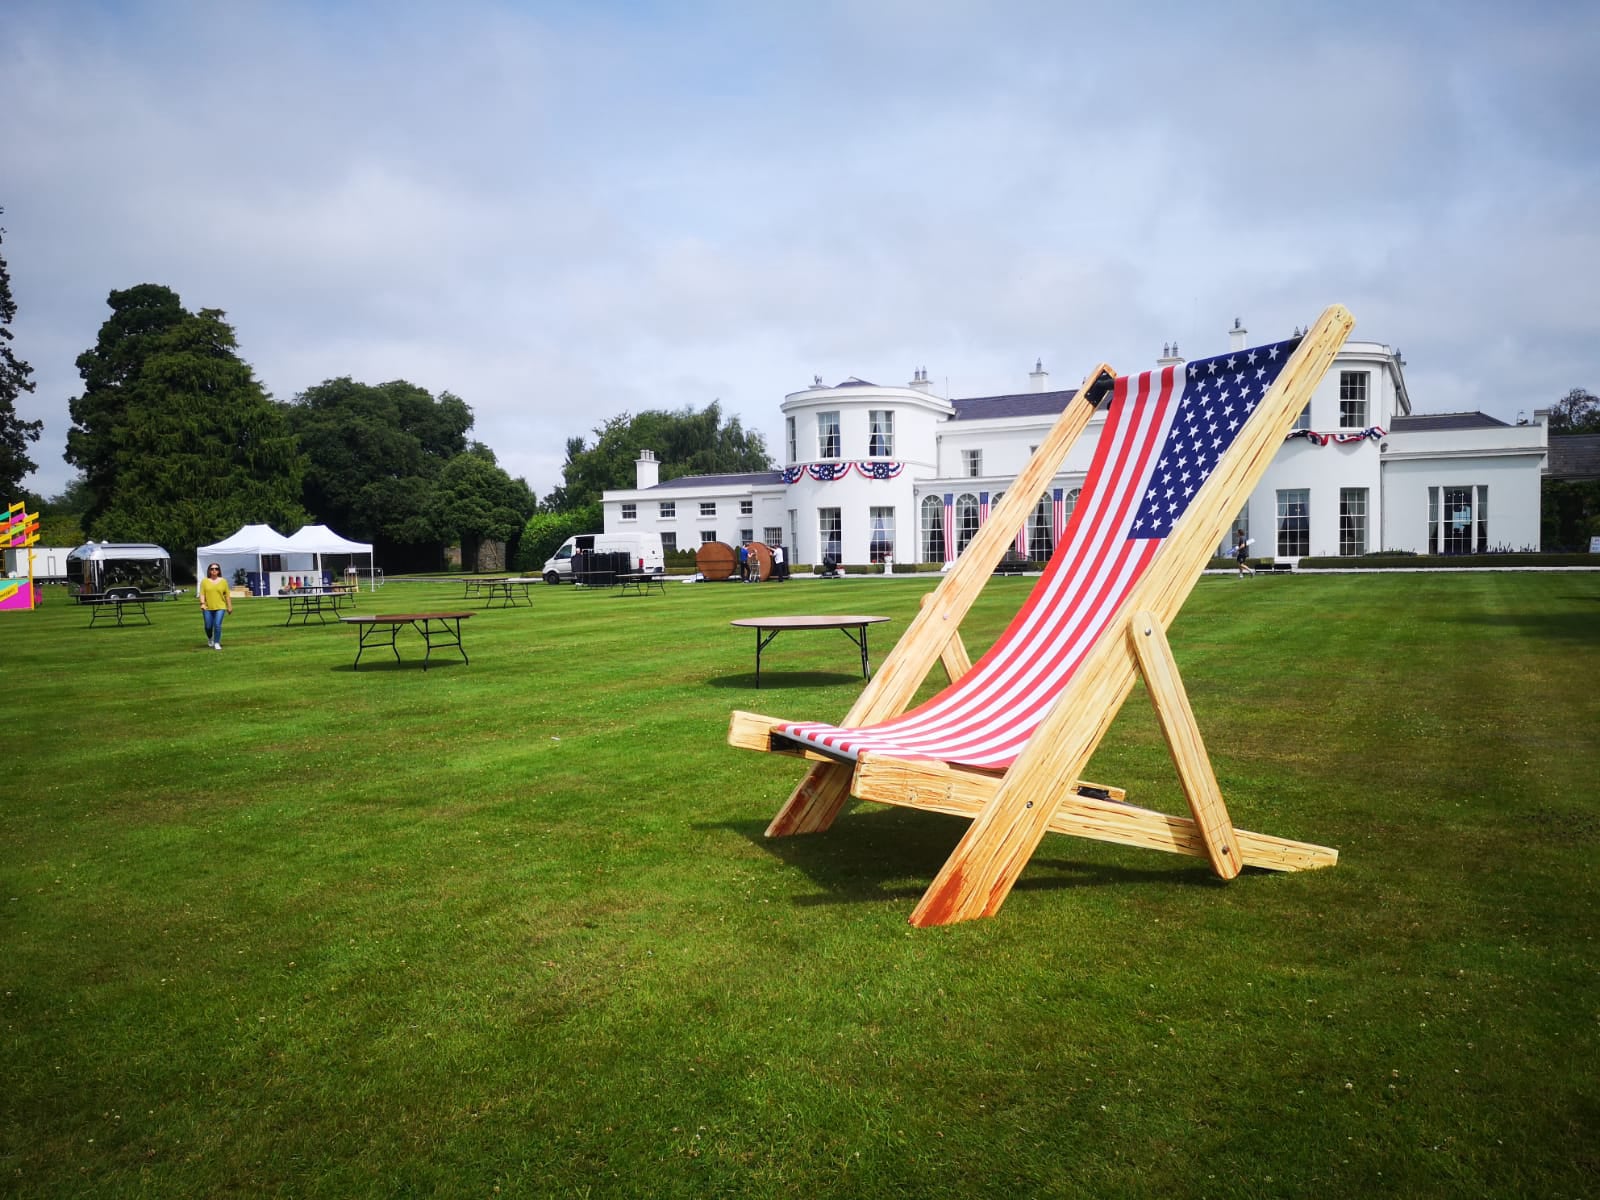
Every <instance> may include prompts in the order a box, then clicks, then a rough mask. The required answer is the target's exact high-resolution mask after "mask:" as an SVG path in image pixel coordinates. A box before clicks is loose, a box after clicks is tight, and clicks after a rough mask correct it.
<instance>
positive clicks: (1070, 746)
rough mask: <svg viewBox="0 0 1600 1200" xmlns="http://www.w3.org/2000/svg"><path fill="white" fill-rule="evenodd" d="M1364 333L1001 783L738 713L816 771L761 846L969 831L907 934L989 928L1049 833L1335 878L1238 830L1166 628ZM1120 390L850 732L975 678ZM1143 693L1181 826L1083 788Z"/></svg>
mask: <svg viewBox="0 0 1600 1200" xmlns="http://www.w3.org/2000/svg"><path fill="white" fill-rule="evenodd" d="M1354 324H1355V321H1354V318H1352V317H1351V315H1350V314H1349V313H1348V312H1347V311H1346V310H1345V309H1344V308H1343V307H1341V306H1338V305H1334V306H1332V307H1330V308H1328V309H1327V310H1326V311H1325V312H1324V313H1323V314H1322V315H1321V317H1319V318H1318V320H1317V321H1316V323H1315V324H1313V325H1312V327H1311V328H1310V329H1309V330H1308V331H1307V333H1306V336H1305V338H1304V339H1303V340H1302V341H1301V343H1300V345H1299V347H1298V348H1297V349H1296V350H1295V352H1294V354H1293V355H1292V356H1291V357H1290V359H1289V361H1288V363H1287V364H1285V366H1284V368H1283V370H1282V372H1281V373H1280V374H1279V376H1278V378H1277V380H1276V381H1275V382H1274V383H1273V385H1272V387H1271V388H1270V389H1268V391H1267V394H1266V395H1265V396H1264V397H1263V398H1262V400H1261V402H1260V404H1259V405H1258V406H1257V410H1256V412H1255V413H1254V414H1253V415H1252V417H1251V418H1250V420H1249V421H1248V422H1246V424H1245V426H1244V428H1243V429H1242V430H1241V431H1240V434H1239V437H1238V438H1237V439H1236V440H1235V442H1234V444H1233V445H1232V446H1231V447H1230V448H1229V449H1228V451H1227V453H1226V454H1225V455H1224V457H1223V459H1222V461H1221V462H1219V463H1218V464H1217V466H1216V469H1215V470H1214V471H1213V472H1212V474H1211V477H1210V478H1209V479H1207V480H1206V482H1205V484H1204V485H1203V486H1202V487H1201V489H1200V491H1199V492H1198V493H1197V494H1196V496H1195V499H1194V501H1193V503H1192V504H1191V505H1190V507H1189V510H1188V512H1187V513H1186V514H1185V516H1184V519H1183V520H1181V521H1180V522H1179V524H1178V526H1177V528H1175V529H1174V530H1173V531H1172V533H1171V534H1170V535H1169V537H1168V538H1167V539H1166V542H1165V544H1164V545H1163V546H1162V547H1161V549H1160V550H1159V551H1158V552H1157V555H1156V557H1155V559H1154V560H1153V561H1152V563H1151V565H1150V568H1149V570H1148V571H1147V572H1146V573H1145V575H1144V576H1143V578H1141V579H1140V580H1139V582H1138V583H1137V584H1136V585H1135V587H1134V589H1133V592H1132V593H1131V594H1130V595H1129V597H1128V598H1127V600H1126V601H1125V602H1124V604H1123V606H1122V609H1121V611H1120V612H1119V614H1118V615H1117V616H1116V617H1114V618H1113V620H1112V621H1111V623H1110V624H1109V625H1108V626H1107V628H1106V629H1105V631H1104V632H1103V633H1102V634H1101V635H1100V636H1099V638H1098V639H1097V640H1096V642H1095V644H1094V645H1093V647H1092V648H1091V649H1090V650H1089V652H1088V654H1087V655H1086V657H1085V658H1084V660H1083V662H1082V663H1081V664H1080V665H1079V667H1078V669H1077V670H1076V671H1075V672H1074V674H1073V676H1072V678H1071V679H1070V680H1069V681H1068V682H1067V684H1066V686H1065V687H1063V689H1062V691H1061V694H1060V695H1059V696H1058V697H1057V698H1056V700H1055V702H1054V704H1053V705H1052V707H1051V709H1050V712H1049V714H1048V715H1047V716H1046V717H1045V719H1044V721H1043V722H1042V723H1041V724H1040V725H1039V726H1038V728H1036V729H1035V730H1034V731H1033V734H1032V736H1031V737H1030V738H1029V740H1028V743H1027V745H1026V746H1025V747H1024V748H1023V750H1022V752H1021V753H1020V754H1018V756H1017V757H1016V759H1015V761H1013V762H1012V764H1011V766H1010V767H1009V768H1007V769H1006V770H1005V771H1004V772H1003V773H1001V772H995V771H986V770H981V769H977V768H971V767H964V766H960V765H955V764H947V763H940V762H928V761H922V760H918V761H908V760H904V759H897V758H894V757H892V756H889V755H884V754H878V753H872V752H867V751H863V752H862V753H861V754H860V755H859V756H858V758H857V759H856V761H854V762H853V763H852V762H849V761H840V760H837V759H834V758H831V757H829V756H827V755H825V754H822V753H820V752H816V751H810V750H800V749H799V748H798V747H795V746H794V745H793V744H792V743H777V744H775V743H774V741H773V739H772V736H771V735H772V731H773V730H774V729H775V728H776V727H778V726H779V725H782V724H783V723H784V722H783V721H781V720H779V719H777V718H774V717H767V716H761V715H759V714H755V713H746V712H735V713H734V714H733V717H732V720H731V722H730V725H729V730H728V741H729V744H731V745H734V746H739V747H743V748H746V749H752V750H762V751H769V752H773V753H787V754H792V755H795V756H797V757H802V758H806V759H809V760H811V763H812V765H811V767H810V769H809V770H808V771H807V772H806V776H805V778H804V779H802V780H801V781H800V784H799V786H797V787H796V788H795V790H794V792H793V793H792V794H791V795H790V797H789V799H788V800H787V801H786V802H785V803H784V805H783V807H782V808H781V809H780V810H779V812H778V814H777V816H775V817H774V818H773V820H772V823H771V824H770V825H769V826H768V827H767V836H768V837H785V836H789V835H792V834H799V833H817V832H821V831H823V830H825V829H827V828H828V827H829V826H830V825H831V824H832V823H833V820H834V818H835V817H836V816H837V815H838V814H839V811H840V809H841V808H843V806H844V803H845V801H846V800H847V799H849V797H850V796H852V795H854V796H856V797H858V798H859V799H862V800H872V801H876V802H878V803H883V804H897V805H903V806H907V807H911V808H921V809H927V810H929V811H932V812H942V813H950V814H958V815H961V816H965V817H970V818H971V819H972V823H971V824H970V825H969V826H968V828H967V832H966V834H965V835H964V836H963V837H962V838H961V841H960V842H959V843H958V844H957V846H956V848H955V850H954V851H952V852H951V855H950V857H949V859H948V860H947V861H946V862H945V864H944V866H943V867H942V868H941V869H940V871H939V873H938V875H937V876H936V877H935V878H934V880H933V883H932V884H931V885H930V886H929V888H928V890H927V892H926V893H925V894H924V895H923V897H922V899H921V901H920V902H919V903H918V904H917V907H916V909H915V910H914V911H913V912H912V914H911V923H912V924H913V925H919V926H920V925H943V924H948V923H951V922H955V921H963V920H968V919H970V918H973V917H983V916H993V915H994V914H995V913H996V912H998V911H999V909H1000V906H1001V905H1002V904H1003V903H1004V902H1005V899H1006V897H1007V896H1008V895H1009V894H1010V892H1011V888H1012V886H1013V885H1014V884H1015V883H1016V880H1017V878H1018V876H1019V875H1020V874H1021V873H1022V869H1023V868H1024V867H1025V866H1026V865H1027V863H1028V860H1029V859H1030V858H1031V857H1032V855H1033V852H1034V850H1035V848H1036V847H1037V846H1038V844H1039V841H1040V840H1041V839H1042V838H1043V836H1044V834H1045V833H1046V832H1056V833H1069V834H1072V835H1074V836H1077V837H1085V838H1091V839H1095V840H1099V841H1108V842H1117V843H1121V844H1124V845H1132V846H1142V847H1147V848H1150V849H1156V850H1165V851H1169V852H1172V853H1177V854H1190V855H1197V856H1204V857H1205V858H1207V859H1209V860H1210V862H1211V865H1212V868H1213V869H1214V870H1215V871H1216V873H1217V874H1218V875H1219V876H1221V877H1222V878H1223V879H1231V878H1233V877H1234V876H1235V875H1237V874H1238V873H1239V870H1240V868H1241V867H1244V866H1255V867H1265V868H1268V869H1272V870H1280V871H1295V870H1307V869H1311V868H1315V867H1325V866H1332V865H1333V864H1334V863H1335V862H1337V861H1338V851H1336V850H1332V849H1329V848H1328V847H1325V846H1315V845H1311V844H1309V843H1305V842H1295V841H1289V840H1287V839H1283V838H1275V837H1270V836H1268V835H1265V834H1256V833H1247V832H1245V831H1242V830H1235V829H1234V828H1233V825H1232V822H1231V821H1230V819H1229V817H1228V811H1227V807H1226V805H1225V804H1224V802H1223V799H1222V794H1221V791H1220V789H1219V788H1218V786H1217V780H1216V776H1215V774H1214V773H1213V771H1212V769H1211V762H1210V759H1209V758H1208V757H1207V755H1206V750H1205V742H1204V739H1203V738H1202V737H1201V736H1200V730H1199V727H1198V726H1197V725H1196V723H1195V719H1194V713H1193V711H1192V710H1191V708H1190V706H1189V700H1188V696H1187V694H1186V692H1185V691H1184V688H1183V683H1182V680H1181V678H1180V676H1179V674H1178V669H1177V664H1176V663H1175V662H1174V661H1173V657H1172V651H1171V649H1170V648H1169V647H1168V645H1167V638H1166V628H1167V626H1168V625H1170V624H1171V622H1172V620H1173V619H1174V618H1175V617H1176V616H1177V613H1178V610H1179V609H1180V608H1181V607H1182V605H1183V601H1184V600H1185V598H1187V596H1188V594H1189V592H1190V590H1191V589H1192V588H1193V587H1194V585H1195V583H1196V581H1197V580H1198V579H1199V576H1200V572H1201V570H1202V569H1203V568H1204V565H1205V563H1206V562H1207V561H1209V559H1210V557H1211V554H1212V552H1213V551H1214V550H1215V548H1216V546H1217V544H1218V543H1219V542H1220V541H1221V539H1222V537H1223V536H1224V534H1225V533H1226V532H1227V526H1228V523H1229V522H1230V521H1231V520H1232V519H1233V516H1234V514H1235V513H1236V512H1237V511H1238V508H1239V505H1240V504H1242V503H1243V502H1244V499H1245V498H1246V497H1248V496H1249V495H1250V493H1251V492H1252V491H1254V490H1255V487H1256V485H1257V484H1258V483H1259V482H1260V480H1261V477H1262V475H1263V474H1264V473H1265V472H1266V469H1267V467H1268V465H1269V464H1270V463H1271V462H1272V458H1273V455H1274V454H1275V453H1276V452H1277V450H1278V448H1279V446H1280V445H1281V444H1282V442H1283V437H1284V434H1285V433H1287V432H1288V429H1289V427H1290V425H1291V424H1292V423H1293V422H1294V419H1295V417H1296V416H1298V415H1299V413H1300V411H1301V409H1302V408H1304V407H1305V405H1306V403H1307V402H1308V401H1309V400H1310V398H1311V393H1312V391H1313V390H1314V389H1315V388H1316V386H1317V383H1318V382H1319V381H1320V380H1321V379H1322V376H1323V374H1324V373H1325V372H1326V371H1327V369H1328V367H1329V366H1330V365H1331V364H1332V362H1333V359H1334V356H1335V355H1336V354H1337V353H1338V351H1339V348H1340V347H1341V346H1342V345H1343V344H1344V340H1345V338H1346V337H1348V336H1349V333H1350V330H1351V329H1352V328H1353V327H1354ZM1110 374H1111V372H1110V368H1109V367H1107V366H1106V365H1105V364H1101V366H1099V367H1097V368H1096V369H1095V370H1094V371H1093V372H1092V373H1091V374H1090V375H1089V377H1088V381H1087V382H1086V383H1085V385H1084V386H1083V387H1082V388H1080V389H1079V391H1078V393H1077V394H1076V395H1075V396H1074V397H1073V399H1072V400H1071V401H1070V402H1069V403H1068V404H1067V406H1066V408H1065V409H1064V410H1063V412H1062V414H1061V416H1060V418H1059V419H1058V420H1057V421H1056V423H1055V425H1054V426H1053V427H1052V429H1051V431H1050V434H1049V436H1047V437H1046V438H1045V440H1044V442H1043V443H1041V444H1040V446H1039V448H1038V450H1037V451H1036V452H1035V453H1034V455H1033V457H1032V458H1031V459H1030V460H1029V462H1028V464H1027V466H1025V467H1024V468H1023V470H1022V472H1021V474H1019V475H1018V476H1017V479H1016V482H1015V483H1014V484H1013V485H1012V486H1011V487H1010V488H1009V489H1007V491H1006V493H1005V495H1004V497H1002V499H1001V502H1000V504H999V505H997V506H996V507H995V509H994V511H993V512H991V513H990V516H989V520H988V521H987V522H986V523H985V524H984V525H983V526H982V527H981V528H980V529H979V530H978V532H977V534H976V535H975V536H974V537H973V539H972V541H971V542H970V543H969V544H968V546H967V548H966V549H965V550H964V551H963V552H962V554H961V557H960V558H959V559H958V560H957V562H956V565H955V566H954V567H953V568H951V570H950V572H949V574H947V575H946V576H945V578H944V579H943V580H942V581H941V582H940V584H939V586H938V587H937V588H936V589H935V590H934V591H933V592H932V593H930V594H929V595H928V596H927V597H926V598H924V600H923V605H922V609H921V611H920V612H919V613H918V614H917V616H916V617H915V618H913V620H912V622H911V625H910V626H909V627H908V628H907V630H906V632H905V634H904V636H902V637H901V639H900V641H899V643H898V644H897V645H896V646H895V648H894V649H893V650H892V651H891V652H890V654H889V656H888V657H887V658H886V659H885V660H884V662H883V665H882V666H881V667H880V669H879V670H878V673H877V674H876V675H875V676H874V677H873V679H872V680H871V682H870V683H869V684H868V685H867V686H866V688H865V689H863V691H862V693H861V696H860V697H859V698H858V699H857V701H856V703H855V705H854V706H853V707H852V708H851V709H850V712H849V714H848V715H847V716H846V717H845V719H844V720H843V721H842V722H840V724H841V725H843V726H846V727H861V726H866V725H873V724H876V723H878V722H881V721H886V720H888V719H890V718H891V717H894V716H897V715H898V714H900V713H901V712H903V711H904V710H905V708H906V707H907V705H909V704H910V702H911V700H912V698H913V696H914V695H915V693H916V691H917V689H918V687H920V686H921V684H922V681H923V679H924V678H925V677H926V676H927V674H928V672H929V671H930V670H931V669H932V668H933V665H934V663H936V662H940V663H942V664H943V665H944V667H945V670H946V672H947V673H948V674H949V676H950V678H951V680H952V681H954V680H955V679H958V678H959V677H960V676H961V675H962V674H964V673H965V672H966V671H967V670H969V669H970V668H971V659H970V657H969V655H968V654H967V651H966V648H965V647H964V645H963V644H962V642H961V637H960V632H959V630H960V625H961V621H962V619H963V618H964V617H965V616H966V614H967V611H968V610H969V609H970V608H971V607H972V604H973V602H974V601H975V600H976V599H977V597H978V595H979V594H980V593H981V592H982V591H983V588H984V587H985V585H986V584H987V583H988V582H989V579H990V578H991V577H992V574H993V571H994V568H995V566H996V565H997V564H998V563H999V561H1000V558H1001V556H1002V555H1004V553H1005V552H1006V549H1007V548H1008V547H1009V546H1010V545H1011V543H1012V540H1013V538H1014V537H1015V535H1016V531H1017V529H1018V528H1019V527H1020V526H1021V524H1022V522H1023V521H1024V520H1025V519H1026V518H1027V516H1028V514H1029V513H1030V512H1031V511H1032V510H1033V507H1034V505H1035V504H1037V502H1038V499H1039V497H1040V496H1041V495H1043V493H1044V490H1045V488H1046V486H1047V485H1048V484H1049V483H1050V480H1051V479H1052V478H1053V477H1054V476H1055V473H1056V471H1057V470H1058V469H1059V468H1060V466H1061V464H1062V462H1063V461H1065V458H1066V455H1067V451H1068V450H1070V449H1071V447H1072V444H1073V443H1074V442H1075V441H1076V440H1077V439H1078V436H1079V435H1080V434H1081V433H1082V432H1083V430H1084V429H1085V428H1086V427H1087V426H1088V424H1089V419H1090V417H1091V416H1092V415H1093V413H1094V411H1095V400H1094V399H1093V397H1094V396H1095V395H1096V394H1097V393H1098V391H1099V390H1100V389H1102V388H1103V386H1104V384H1103V382H1102V377H1103V376H1109V375H1110ZM1141 676H1142V677H1143V679H1144V681H1145V686H1146V688H1147V690H1148V691H1149V693H1150V699H1151V702H1152V704H1153V705H1154V707H1155V712H1156V717H1157V720H1158V721H1159V723H1160V726H1161V730H1162V734H1163V736H1164V737H1165V739H1166V742H1167V747H1168V749H1169V750H1170V752H1171V754H1172V758H1173V763H1174V765H1175V766H1176V768H1177V772H1178V777H1179V780H1180V782H1181V783H1182V786H1183V792H1184V796H1185V798H1186V800H1187V801H1188V804H1189V812H1190V815H1189V817H1187V818H1185V817H1176V816H1169V815H1167V814H1165V813H1160V812H1155V811H1151V810H1148V809H1142V808H1136V807H1134V806H1132V805H1128V804H1125V803H1123V802H1122V800H1121V797H1122V793H1121V792H1120V791H1119V790H1117V789H1114V788H1106V787H1102V786H1098V785H1092V784H1085V783H1083V782H1082V771H1083V769H1084V767H1085V766H1086V765H1087V764H1088V761H1089V758H1090V756H1091V755H1092V754H1093V753H1094V751H1095V749H1096V748H1097V747H1098V746H1099V744H1100V740H1101V739H1102V738H1103V737H1104V736H1105V733H1106V730H1107V729H1108V728H1109V727H1110V725H1111V722H1112V720H1113V718H1114V717H1115V716H1116V714H1117V712H1118V711H1119V710H1120V709H1121V707H1122V704H1123V702H1124V701H1125V700H1126V699H1127V698H1128V694H1129V693H1130V692H1131V691H1132V690H1133V685H1134V681H1135V679H1136V678H1139V677H1141Z"/></svg>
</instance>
